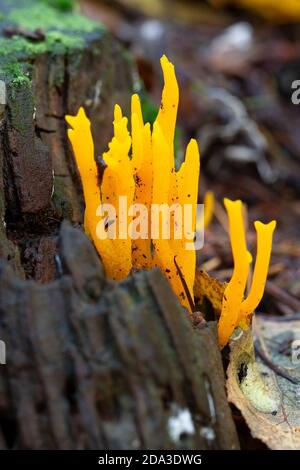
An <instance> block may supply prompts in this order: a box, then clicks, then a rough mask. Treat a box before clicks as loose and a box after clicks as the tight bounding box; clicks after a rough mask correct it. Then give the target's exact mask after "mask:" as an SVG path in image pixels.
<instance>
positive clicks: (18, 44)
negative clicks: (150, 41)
mask: <svg viewBox="0 0 300 470" xmlns="http://www.w3.org/2000/svg"><path fill="white" fill-rule="evenodd" d="M73 6H74V2H73V1H70V0H53V1H51V0H39V1H38V0H32V1H28V0H27V1H25V0H18V1H16V0H15V1H14V0H3V1H2V2H1V6H0V8H1V10H2V11H1V12H0V24H1V23H2V26H3V27H4V31H5V28H7V27H9V28H15V34H13V35H12V36H11V37H5V34H4V35H3V36H0V53H1V54H0V79H6V81H11V80H16V79H17V78H18V77H23V78H24V79H26V77H28V76H30V70H29V69H28V66H26V67H25V66H24V64H23V62H25V60H26V61H27V60H28V58H32V59H34V57H36V56H38V55H41V54H44V53H49V54H52V55H57V54H65V53H67V52H69V51H76V50H82V49H83V48H84V46H85V43H86V42H85V38H86V39H88V38H90V37H93V36H94V35H95V36H98V37H99V33H100V34H101V32H102V33H104V28H103V27H101V26H100V25H99V24H98V23H95V22H93V21H90V20H88V19H87V18H85V17H83V16H81V15H80V14H78V13H76V12H73V11H71V10H72V7H73ZM20 29H22V30H23V31H29V32H34V31H35V30H37V29H40V30H41V31H43V33H44V35H45V38H44V39H41V40H40V41H36V42H35V41H32V40H30V38H26V37H24V36H23V35H21V34H19V33H18V31H20Z"/></svg>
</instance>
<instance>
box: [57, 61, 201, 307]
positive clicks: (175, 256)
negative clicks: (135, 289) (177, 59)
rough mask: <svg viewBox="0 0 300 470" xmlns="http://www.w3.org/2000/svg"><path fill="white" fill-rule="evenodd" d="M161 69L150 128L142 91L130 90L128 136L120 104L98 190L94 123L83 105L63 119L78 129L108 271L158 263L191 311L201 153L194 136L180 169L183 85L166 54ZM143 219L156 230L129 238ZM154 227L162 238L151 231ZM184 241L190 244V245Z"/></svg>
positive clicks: (90, 215) (87, 193)
mask: <svg viewBox="0 0 300 470" xmlns="http://www.w3.org/2000/svg"><path fill="white" fill-rule="evenodd" d="M161 66H162V70H163V75H164V88H163V92H162V100H161V105H160V109H159V113H158V116H157V118H156V121H155V123H154V125H153V130H151V127H150V124H149V123H146V124H144V121H143V116H142V111H141V105H140V101H139V97H138V96H137V95H133V97H132V101H131V135H130V134H129V132H128V130H127V119H126V118H125V117H123V116H122V110H121V108H120V107H119V106H118V105H116V107H115V114H114V136H113V138H112V140H111V142H110V143H109V149H108V151H107V152H106V153H104V154H103V160H104V162H105V164H106V168H105V169H104V173H103V177H102V182H101V184H100V187H99V185H98V177H97V167H96V163H95V160H94V146H93V139H92V135H91V130H90V122H89V120H88V119H87V117H86V115H85V113H84V111H83V109H80V110H79V112H78V114H77V116H67V117H66V119H67V122H68V123H69V124H70V125H71V126H72V127H73V129H69V131H68V134H69V138H70V141H71V143H72V146H73V151H74V154H75V159H76V163H77V167H78V170H79V173H80V176H81V180H82V185H83V191H84V198H85V204H86V209H85V220H84V226H85V230H86V232H87V233H88V234H89V235H90V237H91V238H92V240H93V241H94V244H95V246H96V248H97V250H98V252H99V254H100V256H101V257H102V260H103V264H104V267H105V270H106V273H107V275H108V276H109V277H111V278H112V279H122V278H124V277H126V276H127V275H128V274H129V272H130V270H131V268H134V269H141V268H145V269H148V268H151V267H152V266H158V267H159V268H160V269H161V270H162V272H163V273H164V274H165V276H166V277H167V279H168V280H169V282H170V284H171V286H172V288H173V290H174V292H175V293H176V295H177V296H178V298H179V300H180V302H181V303H182V305H183V306H185V307H186V308H187V309H188V310H190V311H191V299H192V302H193V284H194V276H195V266H196V255H195V249H194V247H193V243H194V241H193V240H194V235H195V230H196V206H197V197H198V179H199V172H200V156H199V151H198V145H197V143H196V141H195V140H193V139H192V140H191V142H190V143H189V145H188V147H187V151H186V157H185V161H184V162H183V163H182V165H181V167H180V169H179V170H178V171H177V172H176V171H175V163H174V134H175V127H176V118H177V110H178V100H179V90H178V84H177V80H176V75H175V70H174V66H173V64H171V62H169V60H168V59H167V58H166V57H165V56H163V57H162V59H161ZM130 153H131V156H130ZM120 198H121V199H122V198H123V199H124V198H126V203H127V207H133V209H132V210H131V212H129V213H128V214H127V213H126V214H125V213H123V212H122V207H123V205H122V204H121V202H120ZM123 199H122V201H123ZM104 204H112V205H113V207H114V208H115V211H116V214H118V215H117V216H116V217H119V220H116V219H114V220H111V219H110V217H109V216H107V215H105V210H104V209H103V207H102V209H101V206H103V205H104ZM120 206H122V207H120ZM154 206H156V207H159V209H160V210H161V209H164V208H167V209H168V210H169V211H170V212H169V215H170V217H169V222H168V221H167V220H166V219H164V214H163V213H160V212H159V211H158V213H157V212H155V211H154V210H153V207H154ZM188 207H189V208H190V211H189V221H190V224H189V227H188V230H186V225H185V223H184V222H185V218H184V216H185V210H187V208H188ZM178 208H179V209H180V211H179V212H180V214H179V216H178V211H177V209H178ZM120 209H121V212H120ZM176 211H177V212H176ZM162 212H163V211H162ZM121 218H122V220H120V219H121ZM145 220H146V221H147V222H148V224H147V225H148V226H151V233H149V232H146V233H143V234H141V236H139V237H134V236H132V237H129V236H128V232H126V231H127V229H128V227H130V228H131V230H134V231H135V233H136V232H137V231H138V230H137V229H138V226H139V225H141V224H143V222H144V221H145ZM153 221H154V224H153ZM117 222H118V223H117ZM121 222H122V223H121ZM111 225H112V226H111ZM153 225H154V229H157V230H154V232H157V231H158V236H157V233H152V228H153ZM179 229H180V230H179ZM168 230H169V237H164V236H163V235H162V234H163V232H164V231H168ZM178 230H179V232H180V233H181V234H182V232H183V234H182V235H181V236H180V237H177V231H178ZM108 231H110V232H111V231H113V234H114V237H112V238H111V237H109V236H108V235H107V237H106V235H105V232H108ZM100 235H101V236H100ZM187 244H189V245H190V248H189V249H186V245H187ZM183 280H184V282H183Z"/></svg>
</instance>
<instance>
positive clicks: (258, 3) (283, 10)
mask: <svg viewBox="0 0 300 470" xmlns="http://www.w3.org/2000/svg"><path fill="white" fill-rule="evenodd" d="M211 3H212V4H214V5H216V6H220V5H225V4H230V5H237V6H240V7H242V8H248V9H249V10H252V11H254V12H255V13H258V14H259V15H261V16H263V17H264V18H266V19H269V20H273V21H278V22H286V21H292V22H294V21H296V22H297V21H299V18H300V2H299V0H285V1H284V2H282V1H280V0H211Z"/></svg>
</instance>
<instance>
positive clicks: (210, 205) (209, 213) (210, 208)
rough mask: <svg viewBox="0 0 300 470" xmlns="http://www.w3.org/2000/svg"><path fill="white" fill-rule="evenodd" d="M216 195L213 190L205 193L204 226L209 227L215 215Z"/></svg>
mask: <svg viewBox="0 0 300 470" xmlns="http://www.w3.org/2000/svg"><path fill="white" fill-rule="evenodd" d="M214 209H215V196H214V193H213V192H211V191H207V192H206V193H205V195H204V222H203V225H204V228H206V227H208V226H209V224H210V223H211V221H212V218H213V216H214Z"/></svg>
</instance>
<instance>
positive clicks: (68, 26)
mask: <svg viewBox="0 0 300 470" xmlns="http://www.w3.org/2000/svg"><path fill="white" fill-rule="evenodd" d="M7 21H8V22H11V23H15V24H17V25H18V26H22V27H23V28H26V29H29V30H31V31H33V30H35V29H37V28H42V29H43V30H45V31H46V32H47V31H50V30H56V31H65V32H68V33H70V32H81V33H91V32H93V31H95V30H96V29H99V24H98V23H95V22H93V21H90V20H88V19H87V18H85V17H84V16H81V15H79V14H77V13H72V12H64V11H59V10H57V9H55V8H52V7H51V6H48V5H47V4H46V3H45V4H43V5H41V4H40V2H36V3H35V4H32V6H29V7H28V6H25V7H23V8H22V7H20V8H15V9H13V10H12V11H11V12H10V13H8V15H7Z"/></svg>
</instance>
